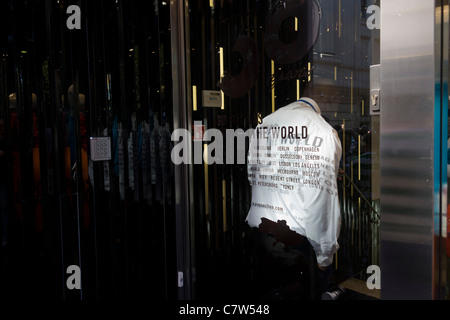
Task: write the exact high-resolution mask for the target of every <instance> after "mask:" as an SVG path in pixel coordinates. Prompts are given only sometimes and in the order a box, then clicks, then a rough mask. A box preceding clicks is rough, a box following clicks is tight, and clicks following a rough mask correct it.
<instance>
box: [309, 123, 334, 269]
mask: <svg viewBox="0 0 450 320" xmlns="http://www.w3.org/2000/svg"><path fill="white" fill-rule="evenodd" d="M319 153H320V159H321V160H320V161H319V162H320V173H319V182H320V188H312V187H306V188H304V190H305V195H304V199H305V203H304V211H305V217H304V219H305V221H304V222H305V232H306V237H307V238H308V240H309V241H310V243H311V245H312V247H313V248H314V251H315V253H316V257H317V262H318V264H319V265H321V266H328V265H330V264H331V263H332V262H333V255H334V254H335V253H336V251H337V249H338V248H339V245H338V237H339V232H340V226H341V218H340V205H339V197H338V188H337V175H338V169H339V160H340V158H341V155H342V149H341V144H340V140H339V138H338V137H337V134H336V132H335V130H333V131H332V132H331V134H327V135H324V136H323V144H322V146H321V148H320V151H319Z"/></svg>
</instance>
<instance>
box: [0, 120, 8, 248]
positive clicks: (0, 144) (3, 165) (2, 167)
mask: <svg viewBox="0 0 450 320" xmlns="http://www.w3.org/2000/svg"><path fill="white" fill-rule="evenodd" d="M5 132H6V127H5V119H4V118H0V218H1V219H0V225H1V229H0V232H1V234H2V247H5V246H6V245H7V243H8V179H7V177H8V158H7V152H6V151H7V148H6V135H5Z"/></svg>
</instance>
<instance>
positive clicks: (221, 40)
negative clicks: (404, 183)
mask: <svg viewBox="0 0 450 320" xmlns="http://www.w3.org/2000/svg"><path fill="white" fill-rule="evenodd" d="M186 10H187V11H186V13H187V16H188V21H187V23H186V25H187V32H186V39H187V43H188V46H187V52H186V58H187V63H188V68H189V70H188V73H187V88H188V91H189V94H188V97H189V99H188V108H189V112H190V113H191V115H192V117H191V118H192V123H191V124H190V125H192V135H193V140H194V142H193V145H194V147H193V153H194V159H193V160H194V161H193V163H194V164H193V176H192V179H193V181H194V188H193V194H194V195H193V198H194V213H193V215H192V219H193V226H194V230H195V232H193V234H194V235H195V239H194V242H195V257H194V260H193V261H194V269H195V283H194V289H195V290H194V297H197V298H210V297H214V298H226V297H229V296H230V295H232V296H233V297H241V296H242V297H244V298H245V297H256V298H274V299H277V298H278V299H291V298H299V297H301V298H317V297H319V298H320V296H321V293H322V292H323V291H326V290H325V289H323V288H318V287H317V286H315V285H314V286H312V287H309V288H310V289H311V290H310V291H308V292H307V293H305V292H304V281H305V280H304V279H303V280H301V279H300V278H302V276H301V275H300V274H301V273H302V272H303V271H304V272H305V273H306V274H308V275H312V274H316V273H317V270H315V268H317V266H316V265H312V266H309V265H308V266H307V268H306V269H305V270H303V269H302V265H301V263H300V262H299V259H300V258H299V255H298V251H296V249H293V250H287V245H286V243H287V242H286V241H288V240H285V241H284V243H283V241H278V240H273V248H274V249H273V250H272V251H270V253H267V252H263V253H261V252H258V251H257V249H256V247H255V246H254V242H252V241H253V240H252V239H253V238H252V237H253V236H252V234H254V229H253V228H250V227H249V226H248V224H247V222H246V217H247V214H248V212H249V209H250V208H251V206H252V187H251V185H250V181H249V177H250V176H251V175H252V174H256V175H258V173H255V172H250V171H251V170H249V166H248V162H247V159H246V156H247V153H248V152H249V142H250V141H249V140H250V139H248V138H247V140H245V141H246V143H239V141H238V140H239V139H236V141H238V142H237V143H236V144H234V145H233V146H232V147H231V148H230V147H229V146H230V145H229V144H228V142H225V137H226V133H227V130H230V129H232V130H233V131H234V132H238V131H237V130H239V129H241V130H242V131H240V134H241V135H244V133H245V132H247V130H249V129H254V128H256V127H257V126H258V124H260V123H261V122H263V121H264V119H265V118H266V117H267V116H268V115H270V114H272V113H274V112H276V111H277V110H279V109H281V108H283V107H285V106H287V105H289V104H291V103H294V102H296V101H297V100H299V99H301V98H302V97H308V98H311V99H313V100H314V101H315V102H316V103H317V104H318V106H319V107H320V109H321V115H322V117H323V119H325V120H326V122H327V123H328V125H329V126H330V127H332V128H334V129H335V130H336V133H337V134H338V136H339V140H340V143H341V146H342V157H341V158H340V160H339V175H338V176H337V177H335V182H336V190H337V193H338V198H339V207H340V217H341V227H340V228H339V232H340V233H339V239H338V242H339V246H340V248H339V250H338V251H337V253H336V254H335V255H334V256H333V263H332V265H331V267H330V268H329V269H328V270H330V269H332V270H331V271H328V273H327V275H328V276H329V277H328V278H327V279H328V280H327V281H326V289H330V290H334V289H336V288H337V286H338V285H342V284H344V285H347V286H351V285H353V289H354V290H352V291H351V292H352V294H354V296H355V297H360V298H370V299H372V298H376V297H378V296H379V291H378V290H377V289H374V290H372V291H370V290H369V292H370V294H369V295H367V290H366V294H364V295H363V294H361V293H360V291H361V290H364V289H367V286H366V280H367V278H368V273H367V268H368V267H369V266H371V265H375V266H378V265H379V247H378V244H379V228H378V226H379V200H380V199H379V158H378V151H379V121H380V120H379V119H380V115H379V96H378V95H379V90H378V89H379V82H378V81H377V71H378V70H379V69H377V65H378V64H379V62H380V56H379V52H380V49H379V40H380V38H379V37H380V30H379V28H380V21H379V13H380V11H379V10H380V7H379V2H376V1H350V0H339V1H315V0H309V1H293V0H285V1H258V0H245V1H233V0H224V1H218V0H212V1H194V0H191V1H189V2H188V6H187V9H186ZM287 118H288V116H287ZM214 129H217V130H218V131H214ZM203 133H204V134H205V135H204V136H202V134H203ZM238 135H239V133H238ZM218 136H221V137H223V139H222V140H223V141H221V140H220V139H219V138H218ZM221 143H223V144H224V145H225V143H226V145H227V148H225V147H224V148H223V154H222V155H221V154H220V152H219V151H218V150H219V149H218V146H220V144H221ZM211 150H214V152H211ZM208 154H209V155H210V158H209V160H210V161H209V163H206V161H205V158H204V157H203V158H202V156H203V155H208ZM230 154H231V155H230ZM242 154H244V157H243V158H240V156H239V155H242ZM233 155H234V156H233ZM242 159H244V161H243V162H242V161H241V162H240V160H242ZM196 160H197V161H196ZM211 160H212V161H211ZM259 178H261V177H259ZM285 178H287V177H285ZM290 178H300V179H305V177H304V176H303V174H302V173H301V172H300V173H299V172H297V173H294V174H291V177H290ZM302 183H304V182H302ZM288 231H289V230H288ZM288 231H286V232H288ZM272 236H273V235H272ZM270 245H272V243H271V244H270ZM269 247H270V246H269ZM289 259H292V260H291V261H290V262H286V261H288V260H289ZM280 260H284V262H283V263H279V261H280ZM300 260H301V259H300ZM302 270H303V271H302ZM370 274H371V273H369V275H370ZM302 281H303V282H302ZM302 286H303V287H302ZM358 288H359V289H358ZM302 290H303V291H302Z"/></svg>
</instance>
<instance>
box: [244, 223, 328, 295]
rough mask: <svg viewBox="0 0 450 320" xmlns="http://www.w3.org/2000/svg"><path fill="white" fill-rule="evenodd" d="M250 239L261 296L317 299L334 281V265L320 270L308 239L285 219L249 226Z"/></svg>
mask: <svg viewBox="0 0 450 320" xmlns="http://www.w3.org/2000/svg"><path fill="white" fill-rule="evenodd" d="M247 242H248V245H249V250H248V253H249V255H250V256H251V261H252V270H253V278H254V282H255V286H256V287H257V290H256V292H258V293H259V294H260V297H258V298H262V299H270V300H317V299H320V296H321V294H322V293H323V292H325V291H327V290H328V289H330V288H331V287H332V286H333V285H334V283H333V282H334V281H333V280H334V279H333V276H334V270H333V266H332V265H331V266H329V267H328V268H327V269H326V270H325V271H322V270H320V269H319V268H318V267H317V260H316V256H315V253H314V250H313V248H312V246H311V244H310V243H309V241H308V239H307V238H305V237H304V236H301V235H300V234H298V233H296V232H294V231H292V230H290V229H289V227H288V226H286V224H285V222H284V221H279V222H278V223H274V222H271V221H269V220H266V219H263V223H262V224H261V225H260V226H259V228H251V229H249V231H248V232H247Z"/></svg>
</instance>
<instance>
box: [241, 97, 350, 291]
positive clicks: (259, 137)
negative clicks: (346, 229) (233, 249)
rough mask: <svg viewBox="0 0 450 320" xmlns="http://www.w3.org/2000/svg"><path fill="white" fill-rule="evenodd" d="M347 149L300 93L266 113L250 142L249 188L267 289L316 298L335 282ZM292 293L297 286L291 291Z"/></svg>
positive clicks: (251, 216)
mask: <svg viewBox="0 0 450 320" xmlns="http://www.w3.org/2000/svg"><path fill="white" fill-rule="evenodd" d="M341 155H342V147H341V143H340V140H339V137H338V134H337V132H336V130H334V128H332V127H331V126H330V125H329V124H328V123H327V122H326V121H325V120H324V119H323V117H322V116H321V110H320V108H319V106H318V104H317V103H316V102H315V101H314V100H312V99H310V98H307V97H306V98H302V99H300V100H298V101H296V102H294V103H291V104H289V105H287V106H285V107H283V108H280V109H279V110H277V111H276V112H274V113H272V114H270V115H268V116H267V117H265V118H264V119H263V121H262V123H260V124H259V125H258V126H257V128H256V130H255V132H254V134H253V136H252V138H251V141H250V148H249V153H248V174H249V181H250V184H251V186H252V198H251V207H250V210H249V212H248V215H247V217H246V222H247V223H248V225H249V227H250V228H251V229H250V238H251V239H252V240H251V241H252V242H253V244H254V246H253V249H254V252H255V253H256V254H255V256H256V258H255V259H256V260H258V263H261V264H264V263H266V264H267V263H269V264H267V265H266V266H263V267H262V269H261V270H260V271H261V274H260V275H261V278H266V279H269V280H268V283H267V286H266V288H265V289H267V290H269V291H270V288H276V287H277V285H278V286H279V284H280V283H283V284H285V285H286V286H287V287H290V288H292V286H291V285H292V283H291V285H290V284H289V281H290V280H291V279H295V281H294V282H296V283H297V284H296V288H297V289H296V290H295V291H296V292H297V294H296V295H295V296H296V297H299V298H302V299H303V298H304V299H316V298H319V297H320V295H321V293H322V292H324V291H325V290H327V289H328V288H329V286H330V282H331V280H330V279H331V277H332V262H333V256H334V254H335V253H336V251H337V249H338V248H339V245H338V242H337V239H338V237H339V231H340V205H339V199H338V190H337V184H336V178H337V175H338V169H339V162H340V159H341ZM290 292H292V291H290Z"/></svg>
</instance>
